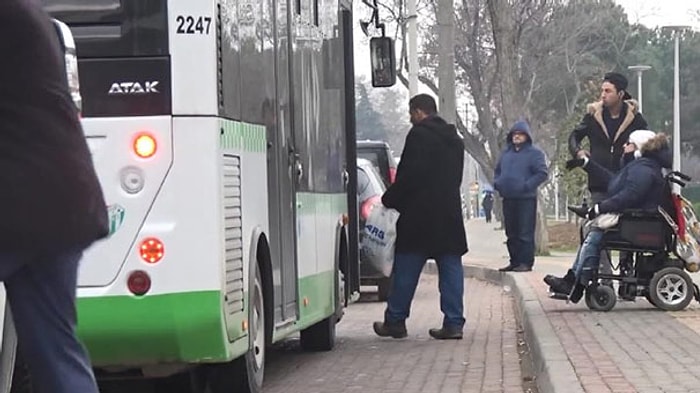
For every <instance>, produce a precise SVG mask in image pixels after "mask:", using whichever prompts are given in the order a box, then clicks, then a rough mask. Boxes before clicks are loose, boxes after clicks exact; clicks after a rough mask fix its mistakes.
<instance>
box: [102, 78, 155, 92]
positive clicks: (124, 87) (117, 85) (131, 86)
mask: <svg viewBox="0 0 700 393" xmlns="http://www.w3.org/2000/svg"><path fill="white" fill-rule="evenodd" d="M159 83H160V82H159V81H148V82H144V83H143V84H142V83H140V82H114V83H112V87H110V88H109V92H107V94H109V95H114V94H134V95H138V94H154V93H160V92H159V91H158V84H159Z"/></svg>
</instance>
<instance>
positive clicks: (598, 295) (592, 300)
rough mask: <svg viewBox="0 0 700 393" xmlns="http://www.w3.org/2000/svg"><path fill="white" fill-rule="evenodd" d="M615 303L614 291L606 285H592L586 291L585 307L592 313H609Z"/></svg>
mask: <svg viewBox="0 0 700 393" xmlns="http://www.w3.org/2000/svg"><path fill="white" fill-rule="evenodd" d="M616 302H617V296H616V295H615V290H614V289H612V288H610V287H609V286H607V285H592V286H590V287H588V288H587V289H586V306H588V308H590V309H591V310H593V311H610V310H612V309H613V307H615V303H616Z"/></svg>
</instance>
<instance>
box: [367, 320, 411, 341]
mask: <svg viewBox="0 0 700 393" xmlns="http://www.w3.org/2000/svg"><path fill="white" fill-rule="evenodd" d="M372 327H373V328H374V332H375V333H377V336H379V337H393V338H404V337H406V336H408V332H407V331H406V325H405V324H403V323H397V324H393V323H392V324H389V323H386V322H375V323H373V324H372Z"/></svg>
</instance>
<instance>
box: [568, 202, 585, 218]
mask: <svg viewBox="0 0 700 393" xmlns="http://www.w3.org/2000/svg"><path fill="white" fill-rule="evenodd" d="M566 208H567V209H569V211H570V212H572V213H574V214H576V215H577V216H579V217H581V218H586V217H588V211H589V210H590V209H588V208H586V207H583V206H572V205H569V206H567V207H566Z"/></svg>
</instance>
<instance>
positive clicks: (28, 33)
mask: <svg viewBox="0 0 700 393" xmlns="http://www.w3.org/2000/svg"><path fill="white" fill-rule="evenodd" d="M0 37H4V38H3V39H2V40H0V53H2V54H3V57H2V62H0V184H2V190H0V217H2V220H0V250H1V251H3V252H7V251H10V252H15V251H20V252H22V251H39V252H41V251H65V250H71V251H75V250H79V249H82V248H84V247H86V246H88V245H89V244H91V243H92V242H93V241H95V240H96V239H99V238H101V237H103V236H105V235H106V234H107V229H108V227H107V211H106V207H105V202H104V199H103V196H102V190H101V188H100V185H99V183H98V180H97V176H96V174H95V170H94V167H93V163H92V158H91V155H90V152H89V150H88V146H87V144H86V141H85V137H84V134H83V131H82V128H81V126H80V121H79V119H78V113H77V111H76V108H75V106H74V104H73V101H72V100H71V97H70V94H69V92H68V86H67V85H66V77H65V68H64V65H65V60H64V58H63V53H62V52H61V50H60V46H59V41H58V37H57V34H56V30H55V29H54V27H53V25H52V23H51V21H50V20H49V18H48V15H47V14H46V13H45V12H44V11H43V10H42V8H41V3H40V2H38V1H36V0H2V1H0Z"/></svg>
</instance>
